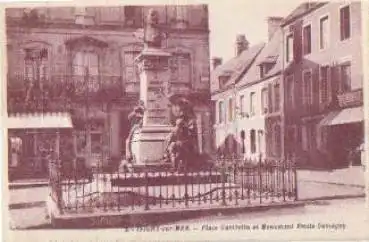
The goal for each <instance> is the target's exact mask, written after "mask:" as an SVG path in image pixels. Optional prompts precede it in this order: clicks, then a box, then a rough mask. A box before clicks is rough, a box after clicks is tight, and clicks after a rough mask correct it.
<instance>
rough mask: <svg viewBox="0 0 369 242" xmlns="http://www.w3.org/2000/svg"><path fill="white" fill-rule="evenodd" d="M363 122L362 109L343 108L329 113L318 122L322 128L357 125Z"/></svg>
mask: <svg viewBox="0 0 369 242" xmlns="http://www.w3.org/2000/svg"><path fill="white" fill-rule="evenodd" d="M363 120H364V110H363V107H355V108H345V109H342V110H339V111H334V112H331V113H329V114H328V115H327V116H326V117H324V118H323V119H322V120H321V121H320V125H322V126H332V125H340V124H349V123H358V122H361V121H363Z"/></svg>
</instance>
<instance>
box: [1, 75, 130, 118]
mask: <svg viewBox="0 0 369 242" xmlns="http://www.w3.org/2000/svg"><path fill="white" fill-rule="evenodd" d="M32 83H33V84H32ZM36 83H37V82H31V81H29V80H27V78H24V77H22V76H21V77H11V78H8V95H7V101H8V112H9V113H17V112H18V113H19V112H63V111H68V110H69V109H70V108H71V105H72V104H73V103H76V102H81V101H82V102H94V101H97V102H104V101H105V102H108V101H112V100H114V99H116V98H120V97H121V96H122V95H123V94H124V89H123V84H122V81H121V78H120V77H119V76H88V77H86V76H76V75H63V76H56V75H54V76H51V77H50V78H48V79H43V80H40V82H39V83H40V84H38V85H36Z"/></svg>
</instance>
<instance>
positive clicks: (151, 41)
mask: <svg viewBox="0 0 369 242" xmlns="http://www.w3.org/2000/svg"><path fill="white" fill-rule="evenodd" d="M162 39H163V34H162V32H161V31H160V29H159V13H158V12H157V11H156V10H154V9H150V10H149V14H148V15H147V18H146V26H145V28H144V43H145V44H146V45H147V47H154V48H160V47H161V42H162Z"/></svg>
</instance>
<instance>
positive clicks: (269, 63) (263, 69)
mask: <svg viewBox="0 0 369 242" xmlns="http://www.w3.org/2000/svg"><path fill="white" fill-rule="evenodd" d="M275 58H276V57H274V56H269V57H267V59H266V60H265V61H264V62H262V63H260V64H259V71H260V78H261V79H262V78H264V77H265V76H266V74H267V73H268V72H269V71H270V70H271V69H272V68H273V66H274V65H275V63H276V61H275Z"/></svg>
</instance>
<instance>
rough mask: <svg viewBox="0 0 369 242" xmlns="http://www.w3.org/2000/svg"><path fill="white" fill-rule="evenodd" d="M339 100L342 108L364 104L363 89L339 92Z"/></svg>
mask: <svg viewBox="0 0 369 242" xmlns="http://www.w3.org/2000/svg"><path fill="white" fill-rule="evenodd" d="M337 100H338V105H339V107H341V108H345V107H352V106H360V105H362V104H363V89H357V90H353V91H350V92H344V93H341V94H337Z"/></svg>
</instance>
